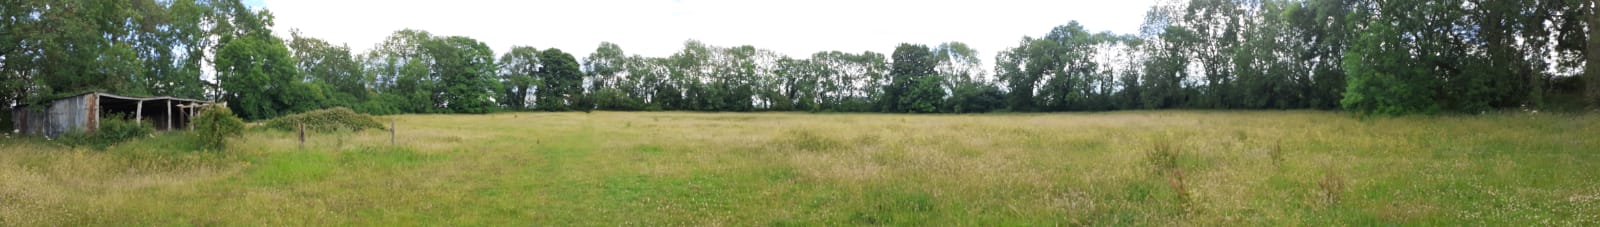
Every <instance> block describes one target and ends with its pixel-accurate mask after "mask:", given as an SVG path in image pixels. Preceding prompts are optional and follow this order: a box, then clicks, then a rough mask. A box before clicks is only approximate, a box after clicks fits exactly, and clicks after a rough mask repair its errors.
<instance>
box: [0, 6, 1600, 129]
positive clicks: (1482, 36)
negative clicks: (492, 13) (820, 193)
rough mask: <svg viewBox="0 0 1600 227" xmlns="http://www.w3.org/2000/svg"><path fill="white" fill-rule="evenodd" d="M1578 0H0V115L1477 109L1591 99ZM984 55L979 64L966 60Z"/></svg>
mask: <svg viewBox="0 0 1600 227" xmlns="http://www.w3.org/2000/svg"><path fill="white" fill-rule="evenodd" d="M1596 7H1597V6H1596V4H1593V3H1591V2H1587V1H1575V0H1510V1H1481V0H1446V1H1412V0H1406V1H1376V0H1267V1H1243V0H1187V1H1168V2H1163V3H1160V4H1158V5H1156V6H1155V7H1152V8H1151V9H1150V11H1148V12H1147V13H1146V15H1145V21H1144V24H1143V25H1141V28H1140V30H1139V31H1140V32H1139V33H1138V34H1113V33H1110V32H1095V31H1089V30H1087V29H1085V27H1084V26H1083V25H1082V24H1079V23H1078V22H1068V23H1066V24H1063V25H1060V26H1057V27H1054V28H1049V29H1047V30H1046V29H1043V28H1042V29H1041V30H1040V31H1041V32H1042V33H1039V34H1036V35H1037V36H1022V37H1021V38H1020V39H1018V41H1017V43H1016V45H1015V46H1012V47H1008V48H1004V49H999V50H996V52H994V53H992V54H993V55H992V58H986V57H985V55H982V54H984V53H981V52H979V51H978V50H975V49H973V48H971V47H969V46H968V45H966V44H965V43H961V42H945V43H936V44H913V43H904V44H900V45H898V46H896V48H895V50H894V51H893V52H892V53H889V54H887V55H886V54H883V53H874V52H846V51H820V52H816V53H814V54H811V55H809V56H786V55H783V54H779V53H777V52H774V51H770V50H766V49H761V48H757V47H754V46H748V45H743V46H716V45H711V44H706V43H702V42H700V41H695V40H690V41H687V42H684V44H683V48H682V49H681V50H679V51H677V52H676V53H673V54H671V55H669V56H659V57H647V56H639V55H628V54H627V52H625V51H624V49H623V47H622V46H620V45H618V44H616V43H610V42H600V44H599V45H598V47H597V48H596V49H595V51H594V52H593V53H592V54H590V55H588V56H583V58H581V59H580V58H577V57H575V56H573V55H572V54H569V53H567V52H564V51H562V50H560V49H556V48H548V49H539V48H534V47H528V46H516V47H512V48H510V49H509V50H508V51H507V52H506V53H502V54H496V53H494V50H493V49H490V48H489V45H487V44H485V43H483V42H480V41H478V40H475V39H473V38H470V37H465V36H435V35H434V34H432V33H429V32H427V31H422V30H413V29H404V30H399V31H395V32H394V33H393V34H391V35H390V36H389V37H388V38H386V39H385V40H384V41H383V42H381V43H379V44H378V45H376V46H373V47H370V48H368V49H367V50H366V51H365V52H353V49H352V48H351V47H349V46H346V45H342V44H333V43H329V42H327V41H324V40H321V39H318V38H315V37H310V36H307V35H306V34H302V33H299V32H298V31H294V32H290V33H289V34H287V36H288V37H281V36H280V35H284V34H273V33H272V27H273V26H274V24H273V19H274V18H273V15H272V13H271V12H270V11H268V10H265V9H259V10H258V9H251V8H249V7H247V6H245V5H244V4H242V3H240V2H239V1H238V0H173V1H156V0H131V1H126V0H124V1H109V0H19V1H6V2H4V3H0V43H3V44H4V45H0V103H4V104H9V105H21V104H27V103H34V102H42V101H44V100H49V99H52V98H56V97H61V96H65V95H72V94H78V93H82V92H89V91H101V92H114V93H121V94H128V95H170V96H180V97H204V98H210V99H216V100H224V101H228V102H229V103H230V105H229V107H230V108H232V109H233V112H235V113H239V114H240V115H241V116H244V117H245V118H247V119H264V118H271V117H275V116H282V115H285V114H289V113H294V112H300V111H306V110H313V109H320V108H327V107H336V106H344V107H350V108H352V109H355V110H357V111H360V112H366V113H376V114H395V113H488V112H495V111H530V110H541V111H573V110H589V109H602V110H626V111H635V110H688V111H809V112H894V113H971V112H990V111H1104V110H1120V109H1165V108H1203V109H1343V110H1348V111H1351V112H1355V113H1361V114H1375V115H1401V114H1419V113H1420V114H1426V113H1441V112H1442V113H1480V112H1484V111H1491V110H1497V109H1510V108H1564V107H1569V106H1589V107H1594V106H1596V105H1600V79H1595V77H1596V75H1597V74H1600V72H1597V71H1600V70H1591V69H1595V67H1600V64H1597V63H1595V62H1596V61H1600V57H1596V56H1600V54H1595V55H1591V54H1589V50H1591V49H1595V48H1600V44H1597V45H1591V44H1593V43H1595V42H1596V41H1594V40H1593V39H1590V37H1591V34H1594V33H1600V29H1593V28H1594V27H1600V25H1597V24H1600V14H1597V13H1594V12H1595V10H1596ZM982 59H993V62H989V64H990V65H992V68H985V65H986V64H985V62H983V60H982Z"/></svg>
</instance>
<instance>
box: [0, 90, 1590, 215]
mask: <svg viewBox="0 0 1600 227" xmlns="http://www.w3.org/2000/svg"><path fill="white" fill-rule="evenodd" d="M397 121H398V126H399V127H398V128H399V133H398V134H399V136H398V140H399V145H398V146H390V145H389V134H388V133H387V132H380V131H366V132H359V133H332V134H312V135H310V137H311V141H310V142H309V143H308V144H307V145H306V147H304V148H298V146H297V144H296V142H295V137H294V135H293V134H290V133H286V132H275V131H267V130H253V131H251V132H248V133H247V134H246V139H245V140H243V141H239V142H237V143H234V144H233V145H232V146H233V147H234V148H235V150H232V151H229V152H224V153H197V152H188V151H182V150H188V149H192V148H188V147H186V146H188V145H185V144H186V143H185V142H184V140H183V138H182V137H181V135H180V134H165V135H158V136H155V137H153V138H149V139H142V140H140V141H136V142H131V143H126V144H122V145H119V146H115V147H112V148H109V149H108V150H106V151H92V150H83V149H70V148H66V147H62V146H59V145H53V144H51V143H48V142H44V141H41V140H38V139H3V140H0V226H33V225H49V226H62V225H66V226H75V225H86V224H87V225H97V224H116V225H215V224H220V225H419V224H422V225H431V224H446V225H526V224H538V225H581V226H593V225H607V226H610V225H713V226H716V225H738V226H749V225H863V224H865V225H873V224H884V225H984V226H991V225H1080V224H1082V225H1126V224H1136V225H1236V224H1247V225H1318V226H1321V225H1372V224H1407V225H1415V224H1420V225H1519V226H1521V225H1557V226H1567V225H1600V115H1592V114H1591V115H1559V114H1558V115H1551V114H1521V113H1505V114H1491V115H1486V116H1443V117H1406V118H1384V119H1367V120H1361V119H1356V118H1352V117H1350V116H1348V115H1344V114H1340V113H1331V112H1309V111H1308V112H1300V111H1290V112H1281V111H1262V112H1203V111H1158V112H1112V113H1072V114H1003V115H887V114H799V113H619V112H597V113H592V114H584V113H504V114H493V115H409V116H399V117H398V120H397ZM385 122H386V123H387V120H385Z"/></svg>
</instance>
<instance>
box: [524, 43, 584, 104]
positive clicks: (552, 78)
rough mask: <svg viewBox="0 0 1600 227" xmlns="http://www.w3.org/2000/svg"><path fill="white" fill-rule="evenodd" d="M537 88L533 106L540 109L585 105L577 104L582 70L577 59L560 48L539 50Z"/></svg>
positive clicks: (581, 86)
mask: <svg viewBox="0 0 1600 227" xmlns="http://www.w3.org/2000/svg"><path fill="white" fill-rule="evenodd" d="M539 62H540V67H539V72H538V74H536V75H537V80H538V81H539V82H538V83H539V88H538V89H537V90H535V91H536V92H537V93H538V94H536V96H537V103H538V106H535V107H537V108H539V109H541V110H548V111H567V110H574V109H581V108H586V107H580V106H577V104H578V101H580V100H578V99H580V98H583V97H582V96H583V72H582V71H581V69H579V66H578V60H577V59H576V58H573V57H572V54H568V53H566V52H561V49H556V48H550V49H545V50H544V51H542V52H539Z"/></svg>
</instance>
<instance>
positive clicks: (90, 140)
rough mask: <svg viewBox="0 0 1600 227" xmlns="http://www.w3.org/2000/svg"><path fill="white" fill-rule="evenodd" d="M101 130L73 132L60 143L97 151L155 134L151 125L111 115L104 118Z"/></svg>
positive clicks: (67, 134) (63, 136)
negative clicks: (86, 147)
mask: <svg viewBox="0 0 1600 227" xmlns="http://www.w3.org/2000/svg"><path fill="white" fill-rule="evenodd" d="M102 119H103V120H101V121H100V128H99V129H98V130H96V131H95V132H92V133H85V132H83V131H79V130H73V131H72V132H68V133H66V134H62V135H61V138H59V139H60V141H61V143H63V144H66V145H67V146H72V147H77V146H88V147H92V148H94V149H97V150H101V149H105V148H106V147H110V146H111V145H116V144H118V143H122V142H126V141H129V140H133V139H136V138H139V137H146V136H150V134H151V133H155V131H156V130H155V128H151V127H150V125H149V124H144V123H143V122H137V121H133V120H129V119H125V118H123V116H121V115H111V116H106V117H104V118H102Z"/></svg>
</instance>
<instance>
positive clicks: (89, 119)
mask: <svg viewBox="0 0 1600 227" xmlns="http://www.w3.org/2000/svg"><path fill="white" fill-rule="evenodd" d="M97 101H99V99H98V97H97V96H96V95H95V94H85V95H80V96H75V97H68V98H62V99H57V100H55V101H51V102H50V106H49V107H46V108H30V107H25V108H17V109H13V110H12V113H11V115H12V116H11V118H12V122H13V124H14V126H15V127H16V128H17V130H19V131H21V132H22V134H27V135H45V136H50V137H55V136H60V135H61V134H63V133H67V132H69V131H72V130H74V129H78V130H94V128H96V127H95V126H98V125H97V124H96V123H98V122H96V119H97V118H99V117H100V116H99V113H98V109H99V108H97V106H98V105H99V104H97V103H96V102H97Z"/></svg>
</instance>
